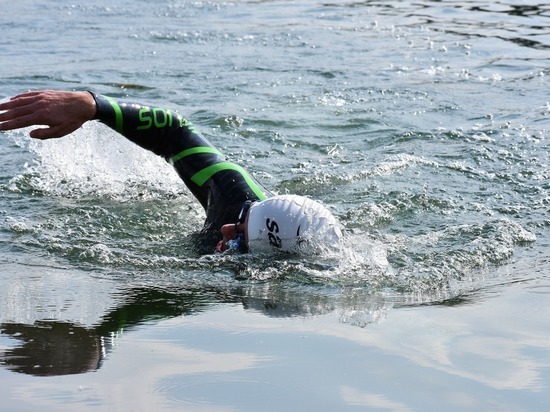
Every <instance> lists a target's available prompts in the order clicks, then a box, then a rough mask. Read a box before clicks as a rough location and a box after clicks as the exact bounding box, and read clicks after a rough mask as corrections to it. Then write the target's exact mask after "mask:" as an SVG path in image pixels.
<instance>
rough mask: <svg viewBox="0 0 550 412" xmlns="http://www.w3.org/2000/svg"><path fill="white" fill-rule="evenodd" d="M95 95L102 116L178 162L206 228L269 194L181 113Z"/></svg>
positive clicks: (214, 227)
mask: <svg viewBox="0 0 550 412" xmlns="http://www.w3.org/2000/svg"><path fill="white" fill-rule="evenodd" d="M92 95H93V96H94V99H95V101H96V105H97V112H96V116H95V119H96V120H99V121H101V122H102V123H104V124H106V125H107V126H109V127H110V128H112V129H114V130H115V131H117V132H118V133H120V134H122V135H123V136H125V137H126V138H127V139H129V140H131V141H132V142H134V143H136V144H137V145H139V146H141V147H143V148H144V149H147V150H150V151H151V152H153V153H155V154H157V155H159V156H162V157H164V158H165V159H166V160H167V161H168V162H170V163H171V164H172V165H173V166H174V168H175V169H176V171H177V173H178V174H179V176H180V177H181V178H182V180H183V181H184V183H185V184H186V186H187V187H188V188H189V190H190V191H191V192H192V193H193V195H194V196H195V197H196V198H197V199H198V201H199V202H200V203H201V205H202V206H203V207H204V209H205V210H206V215H207V218H206V222H205V229H208V230H219V227H221V225H223V224H225V223H232V222H234V221H235V220H236V218H237V215H238V213H239V211H240V206H241V205H242V203H243V202H244V201H246V200H249V199H251V200H258V199H265V198H266V197H267V196H268V195H269V192H267V191H266V190H265V189H264V188H263V187H261V186H260V185H259V184H258V183H257V182H256V181H255V180H254V179H253V178H252V177H251V176H250V175H249V174H248V173H247V172H246V171H245V170H244V169H243V168H242V167H241V166H239V165H237V164H235V163H233V162H230V161H227V159H226V158H225V156H224V155H223V154H222V153H221V152H220V151H219V150H217V149H216V148H215V147H214V146H213V145H212V144H211V143H210V142H209V141H208V140H207V139H206V138H204V137H203V136H202V135H201V134H200V133H199V132H198V131H197V130H196V129H195V127H194V126H193V125H192V124H191V123H190V122H189V121H188V120H186V119H184V118H183V117H182V116H181V115H179V114H177V113H176V112H174V111H171V110H166V109H162V108H159V107H149V106H144V105H141V104H136V103H129V102H118V101H115V100H114V99H112V98H110V97H107V96H102V95H98V94H95V93H93V92H92Z"/></svg>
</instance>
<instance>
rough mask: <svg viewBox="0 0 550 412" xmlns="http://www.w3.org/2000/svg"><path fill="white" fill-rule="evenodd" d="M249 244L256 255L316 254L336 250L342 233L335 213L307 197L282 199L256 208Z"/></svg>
mask: <svg viewBox="0 0 550 412" xmlns="http://www.w3.org/2000/svg"><path fill="white" fill-rule="evenodd" d="M246 229H247V230H246V241H247V246H248V250H249V251H250V252H253V253H266V252H267V253H269V252H274V251H280V252H291V253H314V252H316V251H319V250H322V249H327V248H332V247H334V246H336V245H337V244H338V243H339V241H340V238H341V237H342V232H341V231H340V225H339V224H338V221H337V220H336V218H335V217H334V216H333V215H332V213H331V212H330V211H329V210H328V209H327V208H326V207H325V206H323V205H322V204H321V203H319V202H316V201H314V200H311V199H309V198H306V197H303V196H296V195H280V196H274V197H271V198H268V199H266V200H262V201H258V202H255V203H253V204H252V206H251V207H250V210H249V212H248V216H247V221H246Z"/></svg>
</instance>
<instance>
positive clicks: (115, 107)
mask: <svg viewBox="0 0 550 412" xmlns="http://www.w3.org/2000/svg"><path fill="white" fill-rule="evenodd" d="M103 97H105V99H107V101H108V102H109V103H110V104H111V106H112V108H113V110H114V112H115V130H116V131H117V132H118V133H120V134H123V130H122V110H121V109H120V106H119V105H118V103H117V102H116V101H114V100H113V99H112V98H110V97H108V96H103Z"/></svg>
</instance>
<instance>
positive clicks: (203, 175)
mask: <svg viewBox="0 0 550 412" xmlns="http://www.w3.org/2000/svg"><path fill="white" fill-rule="evenodd" d="M199 153H212V154H217V155H220V156H223V155H222V153H221V152H220V151H219V150H217V149H215V148H213V147H209V146H200V147H192V148H191V149H186V150H184V151H183V152H180V153H178V154H177V155H175V156H173V157H172V158H171V159H170V160H171V161H172V163H175V162H177V161H178V160H181V159H183V158H185V157H187V156H191V155H194V154H199ZM224 170H234V171H236V172H238V173H240V175H241V176H242V177H243V179H244V180H245V182H246V184H247V185H248V186H249V187H250V190H252V192H254V194H255V195H256V197H257V198H258V199H259V200H265V199H267V196H266V195H265V194H264V192H263V191H262V189H260V187H259V186H258V185H257V184H256V183H255V182H254V180H253V179H252V178H251V177H250V175H249V174H248V172H247V171H246V170H244V169H243V168H242V167H241V166H239V165H236V164H235V163H231V162H220V163H215V164H213V165H210V166H207V167H205V168H204V169H202V170H200V171H198V172H197V173H195V174H194V175H193V176H191V181H192V182H193V183H195V184H196V185H197V186H202V185H204V184H205V183H206V182H207V181H208V180H209V179H210V178H211V177H212V176H214V175H215V174H216V173H218V172H223V171H224Z"/></svg>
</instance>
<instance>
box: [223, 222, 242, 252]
mask: <svg viewBox="0 0 550 412" xmlns="http://www.w3.org/2000/svg"><path fill="white" fill-rule="evenodd" d="M220 231H221V233H222V240H220V241H219V242H218V246H217V247H216V251H217V252H219V253H222V252H225V251H226V250H227V249H229V245H228V244H227V243H228V242H229V241H230V240H235V239H237V238H238V237H239V235H241V234H243V235H244V242H245V244H248V233H247V230H246V222H245V223H229V224H227V225H223V226H222V228H221V229H220Z"/></svg>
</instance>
